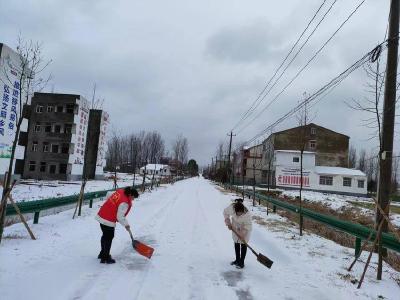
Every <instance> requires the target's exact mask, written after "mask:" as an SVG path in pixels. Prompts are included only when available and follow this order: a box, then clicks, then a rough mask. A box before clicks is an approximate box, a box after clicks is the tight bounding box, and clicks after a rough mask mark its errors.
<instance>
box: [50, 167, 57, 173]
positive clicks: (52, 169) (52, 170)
mask: <svg viewBox="0 0 400 300" xmlns="http://www.w3.org/2000/svg"><path fill="white" fill-rule="evenodd" d="M56 170H57V166H56V165H50V168H49V173H50V174H56Z"/></svg>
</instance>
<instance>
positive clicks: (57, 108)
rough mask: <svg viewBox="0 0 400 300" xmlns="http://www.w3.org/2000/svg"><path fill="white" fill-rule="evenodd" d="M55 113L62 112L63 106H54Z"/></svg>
mask: <svg viewBox="0 0 400 300" xmlns="http://www.w3.org/2000/svg"><path fill="white" fill-rule="evenodd" d="M56 111H57V112H60V113H62V112H64V106H63V105H57V106H56Z"/></svg>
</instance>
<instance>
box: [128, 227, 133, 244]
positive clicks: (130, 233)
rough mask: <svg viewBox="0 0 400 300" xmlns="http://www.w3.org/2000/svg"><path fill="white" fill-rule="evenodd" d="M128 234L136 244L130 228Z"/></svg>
mask: <svg viewBox="0 0 400 300" xmlns="http://www.w3.org/2000/svg"><path fill="white" fill-rule="evenodd" d="M128 232H129V235H130V236H131V240H132V242H134V238H133V234H132V231H131V229H130V228H129V229H128Z"/></svg>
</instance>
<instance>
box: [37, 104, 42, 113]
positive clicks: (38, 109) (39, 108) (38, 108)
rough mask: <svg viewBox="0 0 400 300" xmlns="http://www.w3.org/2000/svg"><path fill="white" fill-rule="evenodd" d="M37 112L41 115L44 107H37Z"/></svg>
mask: <svg viewBox="0 0 400 300" xmlns="http://www.w3.org/2000/svg"><path fill="white" fill-rule="evenodd" d="M36 112H37V113H39V114H41V113H42V112H43V105H36Z"/></svg>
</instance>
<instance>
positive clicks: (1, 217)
mask: <svg viewBox="0 0 400 300" xmlns="http://www.w3.org/2000/svg"><path fill="white" fill-rule="evenodd" d="M22 121H23V118H22V115H21V116H20V118H19V120H18V123H17V128H16V131H15V137H14V141H13V144H12V148H11V158H10V163H9V165H8V172H7V173H6V174H5V179H4V188H3V193H2V197H1V205H0V243H1V239H2V237H3V231H4V221H5V217H6V210H7V192H8V190H9V189H10V184H11V177H12V171H13V164H14V158H15V150H16V149H17V143H18V138H19V133H20V130H21V124H22Z"/></svg>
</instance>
